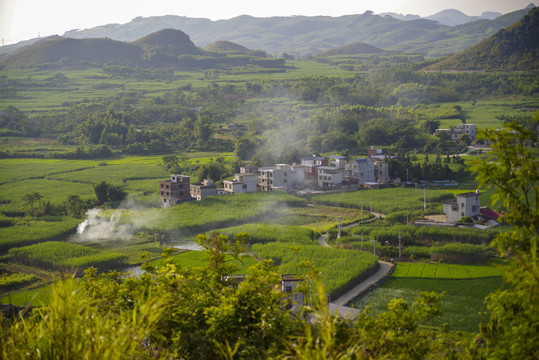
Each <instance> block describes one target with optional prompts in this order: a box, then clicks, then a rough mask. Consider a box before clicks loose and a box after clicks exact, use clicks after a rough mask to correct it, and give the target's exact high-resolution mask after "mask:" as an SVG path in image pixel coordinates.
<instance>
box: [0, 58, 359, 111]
mask: <svg viewBox="0 0 539 360" xmlns="http://www.w3.org/2000/svg"><path fill="white" fill-rule="evenodd" d="M287 66H288V67H287V69H286V73H252V74H235V75H227V74H221V75H220V77H219V79H216V80H212V81H211V82H212V83H218V84H220V85H225V84H232V85H237V84H238V82H239V83H242V82H258V81H260V80H264V79H283V78H294V77H303V76H311V75H312V74H313V73H316V74H318V75H327V76H344V77H353V75H354V74H353V73H351V72H347V71H344V70H341V69H339V68H337V67H333V66H330V65H328V64H323V63H318V62H315V61H287ZM3 73H4V75H6V76H8V77H9V78H13V79H26V78H28V77H31V78H32V80H33V81H43V80H45V79H46V78H48V77H50V72H49V71H47V70H44V71H39V70H37V71H36V70H35V69H23V70H9V71H4V72H3ZM63 74H64V75H65V76H67V78H68V81H67V82H65V83H64V84H63V85H62V86H55V87H39V88H36V87H34V88H30V89H20V90H18V92H17V95H18V96H17V97H16V98H14V99H2V98H0V108H3V107H7V106H9V105H12V106H15V107H17V108H18V109H20V110H23V111H34V112H43V111H50V110H59V111H60V110H64V106H63V104H64V103H65V102H79V101H89V100H93V101H98V100H100V99H107V98H109V99H110V98H116V97H118V93H122V92H126V93H130V92H131V93H136V92H140V93H142V92H144V94H145V96H146V97H148V98H152V97H157V96H163V95H164V94H165V93H166V92H167V91H170V90H175V89H177V88H181V87H184V86H191V87H192V88H194V89H196V88H202V87H206V86H208V84H210V81H208V80H204V79H203V78H204V74H203V73H202V72H200V71H175V76H174V78H173V79H172V80H171V81H164V80H137V79H133V78H114V77H110V76H108V75H106V74H105V73H104V72H103V70H102V69H100V68H90V69H86V70H74V71H67V72H63Z"/></svg>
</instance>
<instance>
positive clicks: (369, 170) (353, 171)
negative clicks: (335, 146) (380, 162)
mask: <svg viewBox="0 0 539 360" xmlns="http://www.w3.org/2000/svg"><path fill="white" fill-rule="evenodd" d="M345 178H346V179H347V180H348V181H350V182H357V183H358V184H359V185H363V184H364V183H366V182H373V181H374V180H375V177H374V161H373V160H372V159H355V160H354V161H352V162H350V163H346V165H345Z"/></svg>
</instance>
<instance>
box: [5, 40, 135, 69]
mask: <svg viewBox="0 0 539 360" xmlns="http://www.w3.org/2000/svg"><path fill="white" fill-rule="evenodd" d="M142 55H143V50H142V48H141V47H139V46H136V45H132V44H128V43H124V42H121V41H116V40H111V39H70V38H64V37H60V36H53V37H50V38H46V39H43V40H41V41H39V42H37V43H35V44H33V45H31V46H28V47H26V48H24V49H23V50H21V51H19V52H17V53H15V54H13V55H11V56H9V57H7V58H5V59H4V60H3V61H1V62H0V65H1V66H3V67H5V68H6V69H18V68H24V67H29V66H35V65H36V64H47V63H50V64H54V63H59V62H62V63H63V64H65V65H66V66H67V65H71V64H73V63H91V64H107V63H118V64H119V63H121V64H125V65H130V66H139V65H142V63H143V61H142Z"/></svg>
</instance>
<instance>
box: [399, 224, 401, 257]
mask: <svg viewBox="0 0 539 360" xmlns="http://www.w3.org/2000/svg"><path fill="white" fill-rule="evenodd" d="M400 259H401V231H400V230H399V260H400Z"/></svg>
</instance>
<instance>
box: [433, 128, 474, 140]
mask: <svg viewBox="0 0 539 360" xmlns="http://www.w3.org/2000/svg"><path fill="white" fill-rule="evenodd" d="M442 132H445V133H447V134H448V135H449V139H450V140H452V141H455V142H457V143H459V142H460V139H461V137H462V135H467V136H468V138H469V139H470V140H471V141H474V140H475V135H476V127H475V124H457V127H455V128H452V129H436V131H435V132H434V134H433V135H437V134H439V133H442Z"/></svg>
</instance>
